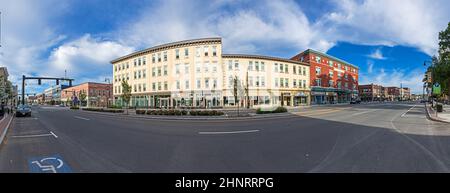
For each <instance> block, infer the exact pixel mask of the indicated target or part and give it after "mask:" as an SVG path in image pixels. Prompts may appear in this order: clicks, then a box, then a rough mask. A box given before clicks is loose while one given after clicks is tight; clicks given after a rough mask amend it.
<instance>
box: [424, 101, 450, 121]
mask: <svg viewBox="0 0 450 193" xmlns="http://www.w3.org/2000/svg"><path fill="white" fill-rule="evenodd" d="M425 110H426V111H427V113H426V114H427V118H428V119H430V120H432V121H437V122H441V123H450V122H447V121H444V120H442V119H437V118H434V117H433V116H431V115H430V111H429V110H428V106H427V103H425Z"/></svg>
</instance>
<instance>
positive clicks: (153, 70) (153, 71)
mask: <svg viewBox="0 0 450 193" xmlns="http://www.w3.org/2000/svg"><path fill="white" fill-rule="evenodd" d="M155 76H156V68H155V67H153V68H152V77H155Z"/></svg>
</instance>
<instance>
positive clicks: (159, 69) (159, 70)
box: [158, 67, 161, 76]
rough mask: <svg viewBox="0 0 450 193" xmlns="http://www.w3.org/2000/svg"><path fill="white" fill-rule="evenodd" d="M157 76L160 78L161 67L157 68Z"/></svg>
mask: <svg viewBox="0 0 450 193" xmlns="http://www.w3.org/2000/svg"><path fill="white" fill-rule="evenodd" d="M158 76H161V67H158Z"/></svg>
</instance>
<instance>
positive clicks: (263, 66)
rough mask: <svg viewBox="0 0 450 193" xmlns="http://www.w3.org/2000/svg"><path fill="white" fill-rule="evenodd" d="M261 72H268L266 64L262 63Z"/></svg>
mask: <svg viewBox="0 0 450 193" xmlns="http://www.w3.org/2000/svg"><path fill="white" fill-rule="evenodd" d="M261 71H262V72H264V71H266V65H265V64H264V62H261Z"/></svg>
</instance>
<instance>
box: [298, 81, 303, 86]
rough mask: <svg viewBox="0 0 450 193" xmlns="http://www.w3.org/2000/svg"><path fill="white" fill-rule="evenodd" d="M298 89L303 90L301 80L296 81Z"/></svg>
mask: <svg viewBox="0 0 450 193" xmlns="http://www.w3.org/2000/svg"><path fill="white" fill-rule="evenodd" d="M298 87H300V88H303V86H302V80H298Z"/></svg>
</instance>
